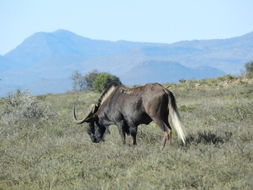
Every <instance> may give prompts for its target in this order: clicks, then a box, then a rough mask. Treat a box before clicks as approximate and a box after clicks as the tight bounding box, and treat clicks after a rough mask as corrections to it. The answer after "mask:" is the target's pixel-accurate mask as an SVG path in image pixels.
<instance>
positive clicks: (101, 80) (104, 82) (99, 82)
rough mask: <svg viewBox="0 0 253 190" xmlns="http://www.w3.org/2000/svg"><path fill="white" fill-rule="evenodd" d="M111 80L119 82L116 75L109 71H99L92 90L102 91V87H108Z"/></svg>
mask: <svg viewBox="0 0 253 190" xmlns="http://www.w3.org/2000/svg"><path fill="white" fill-rule="evenodd" d="M112 82H117V83H119V84H121V82H120V80H119V78H118V77H116V76H114V75H111V74H109V73H100V74H99V75H98V76H97V77H96V79H95V81H94V90H95V91H97V92H102V91H103V90H104V89H106V88H108V87H109V85H110V84H111V83H112Z"/></svg>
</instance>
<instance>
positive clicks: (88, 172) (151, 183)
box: [0, 79, 253, 190]
mask: <svg viewBox="0 0 253 190" xmlns="http://www.w3.org/2000/svg"><path fill="white" fill-rule="evenodd" d="M219 80H220V81H219ZM235 80H237V79H235ZM221 83H222V84H223V81H221V79H217V81H215V82H212V81H195V82H194V81H192V82H191V84H189V83H187V82H186V83H181V84H178V85H174V84H173V85H170V88H171V90H172V91H173V92H174V93H175V95H176V98H177V102H178V106H179V110H180V113H181V116H182V119H183V123H184V126H185V128H186V129H187V132H188V137H187V144H186V146H183V145H182V144H181V143H180V141H179V140H178V139H177V136H176V134H174V137H173V144H172V145H171V146H167V147H166V148H165V150H163V151H160V149H159V147H160V141H161V137H162V133H161V131H160V129H159V128H158V127H156V126H155V125H154V124H153V123H152V124H150V125H149V126H145V125H143V126H140V127H139V133H138V136H137V137H138V139H137V142H138V146H137V147H133V146H132V145H130V138H129V143H127V145H122V144H121V141H120V137H119V135H118V131H117V129H116V127H115V126H111V127H110V130H111V134H109V135H108V136H107V137H106V141H105V142H104V143H100V144H93V143H91V142H90V139H89V137H88V135H87V134H86V128H85V125H84V126H78V125H75V124H74V123H73V122H72V106H73V105H74V104H78V105H79V106H78V107H77V111H78V115H79V116H81V115H82V114H85V113H86V109H87V108H88V106H89V105H90V104H91V103H94V102H96V100H97V98H98V96H99V95H98V94H95V93H91V92H89V93H85V92H82V93H66V94H58V95H44V96H39V97H36V100H37V102H38V105H49V107H47V112H48V109H49V110H50V113H55V114H50V115H52V116H50V117H41V118H36V119H33V118H20V119H19V120H16V121H15V122H12V123H6V122H2V121H3V117H4V116H3V115H2V116H1V122H0V145H1V146H0V190H8V189H13V190H14V189H15V190H16V189H22V190H24V189H26V190H36V189H54V190H58V189H59V190H64V189H66V190H69V189H76V190H78V189H201V190H202V189H217V190H218V189H249V190H251V189H253V84H252V82H251V81H246V82H245V81H244V82H238V83H231V84H233V85H231V87H230V86H229V85H228V86H224V85H219V84H221ZM199 84H200V85H199ZM204 84H205V86H204V87H203V85H204ZM201 85H202V86H201ZM202 87H203V88H202ZM6 101H7V100H6V99H1V100H0V109H1V110H0V112H1V113H3V112H4V111H5V110H4V108H5V105H6ZM16 117H17V116H16ZM16 119H17V118H16Z"/></svg>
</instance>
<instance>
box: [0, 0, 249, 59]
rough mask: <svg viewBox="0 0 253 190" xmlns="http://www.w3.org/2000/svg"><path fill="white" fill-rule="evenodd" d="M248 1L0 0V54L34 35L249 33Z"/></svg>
mask: <svg viewBox="0 0 253 190" xmlns="http://www.w3.org/2000/svg"><path fill="white" fill-rule="evenodd" d="M252 10H253V0H0V28H1V29H0V55H4V54H5V53H7V52H8V51H10V50H11V49H14V48H15V47H16V46H17V45H19V44H20V43H21V42H22V41H23V40H24V39H25V38H27V37H28V36H30V35H32V34H33V33H35V32H40V31H43V32H52V31H55V30H57V29H66V30H70V31H72V32H74V33H77V34H79V35H82V36H85V37H89V38H93V39H104V40H113V41H116V40H129V41H143V42H163V43H172V42H176V41H181V40H193V39H214V38H229V37H234V36H239V35H242V34H245V33H248V32H251V31H253V11H252Z"/></svg>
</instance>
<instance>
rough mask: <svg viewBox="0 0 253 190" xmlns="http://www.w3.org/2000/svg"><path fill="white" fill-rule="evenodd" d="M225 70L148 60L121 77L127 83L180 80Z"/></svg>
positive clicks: (206, 75) (218, 74)
mask: <svg viewBox="0 0 253 190" xmlns="http://www.w3.org/2000/svg"><path fill="white" fill-rule="evenodd" d="M223 74H225V73H224V72H222V71H220V70H218V69H214V68H211V67H197V68H190V67H186V66H184V65H181V64H179V63H176V62H172V61H147V62H144V63H142V64H139V65H137V66H135V67H133V68H132V69H131V70H130V71H128V72H127V73H126V74H124V75H123V76H122V77H121V79H122V81H123V82H124V83H125V84H128V85H131V84H145V83H147V82H154V81H156V82H159V83H166V82H168V81H170V82H178V81H179V80H181V79H203V78H208V77H210V76H212V77H217V76H221V75H223Z"/></svg>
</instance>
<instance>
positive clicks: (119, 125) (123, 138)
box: [117, 121, 126, 144]
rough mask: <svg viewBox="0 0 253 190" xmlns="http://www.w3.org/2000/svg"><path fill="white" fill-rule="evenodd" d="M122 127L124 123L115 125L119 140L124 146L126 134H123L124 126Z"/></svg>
mask: <svg viewBox="0 0 253 190" xmlns="http://www.w3.org/2000/svg"><path fill="white" fill-rule="evenodd" d="M124 125H125V124H124V121H121V122H118V123H117V127H118V130H119V134H120V136H121V139H122V143H123V144H126V132H125V126H124Z"/></svg>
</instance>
